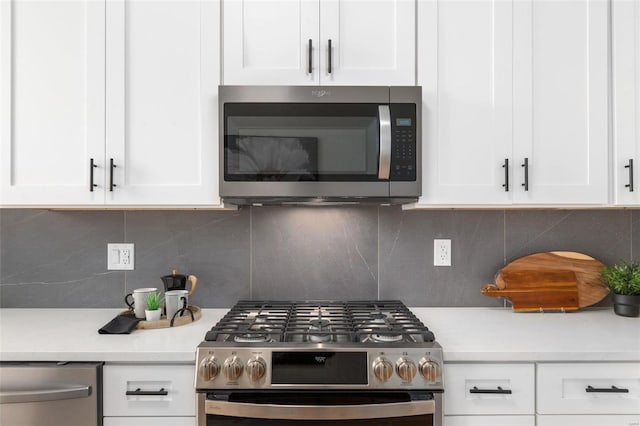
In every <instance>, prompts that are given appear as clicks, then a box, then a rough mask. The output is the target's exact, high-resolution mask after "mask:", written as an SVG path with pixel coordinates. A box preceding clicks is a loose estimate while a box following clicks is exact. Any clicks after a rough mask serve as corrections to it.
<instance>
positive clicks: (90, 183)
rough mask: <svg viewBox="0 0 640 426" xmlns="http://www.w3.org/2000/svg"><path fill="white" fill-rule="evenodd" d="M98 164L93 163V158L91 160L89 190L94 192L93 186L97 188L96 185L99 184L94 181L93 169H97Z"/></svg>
mask: <svg viewBox="0 0 640 426" xmlns="http://www.w3.org/2000/svg"><path fill="white" fill-rule="evenodd" d="M96 167H98V166H96V165H95V164H94V163H93V158H92V159H90V160H89V191H90V192H93V188H95V187H96V186H98V185H97V184H95V183H93V169H95V168H96Z"/></svg>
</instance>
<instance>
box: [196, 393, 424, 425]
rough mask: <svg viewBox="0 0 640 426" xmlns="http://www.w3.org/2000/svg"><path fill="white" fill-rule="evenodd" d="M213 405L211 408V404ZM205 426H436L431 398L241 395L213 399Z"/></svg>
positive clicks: (309, 394)
mask: <svg viewBox="0 0 640 426" xmlns="http://www.w3.org/2000/svg"><path fill="white" fill-rule="evenodd" d="M209 401H211V402H209ZM207 404H211V405H207V406H206V407H207V409H206V411H207V415H206V418H207V423H206V424H207V425H208V426H214V425H256V426H257V425H261V426H262V425H267V426H271V425H273V426H275V425H359V426H371V425H372V424H375V425H385V426H394V425H403V426H411V425H421V426H432V425H434V420H433V416H434V412H435V402H434V400H433V395H432V394H429V393H425V394H421V395H416V394H409V393H406V392H380V393H375V392H368V393H366V392H364V393H361V392H326V393H324V392H312V391H306V392H263V393H257V392H256V393H250V392H238V393H230V394H220V395H210V396H209V397H208V402H207Z"/></svg>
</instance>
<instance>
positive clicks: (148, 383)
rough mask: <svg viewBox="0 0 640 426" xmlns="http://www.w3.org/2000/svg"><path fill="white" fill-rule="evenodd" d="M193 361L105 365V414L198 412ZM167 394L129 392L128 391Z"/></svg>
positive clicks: (161, 414)
mask: <svg viewBox="0 0 640 426" xmlns="http://www.w3.org/2000/svg"><path fill="white" fill-rule="evenodd" d="M194 374H195V368H194V366H193V365H180V364H162V365H135V364H127V365H105V367H104V369H103V376H104V383H103V391H104V395H103V404H104V406H103V409H104V415H105V416H107V417H108V416H124V417H127V416H154V417H157V416H195V414H196V408H195V406H196V399H195V389H194V387H193V378H194ZM137 389H139V390H140V391H141V392H149V393H160V392H159V391H160V390H161V389H163V393H164V392H166V395H159V394H158V395H154V394H150V395H135V394H130V395H127V392H135V391H136V390H137Z"/></svg>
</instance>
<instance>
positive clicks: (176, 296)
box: [164, 290, 189, 320]
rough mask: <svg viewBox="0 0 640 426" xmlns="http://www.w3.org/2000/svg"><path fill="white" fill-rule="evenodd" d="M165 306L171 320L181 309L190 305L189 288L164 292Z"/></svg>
mask: <svg viewBox="0 0 640 426" xmlns="http://www.w3.org/2000/svg"><path fill="white" fill-rule="evenodd" d="M164 306H165V308H166V310H167V319H168V320H171V319H172V318H173V316H174V315H175V314H176V312H178V311H179V310H180V309H182V308H184V307H185V306H189V291H188V290H170V291H165V293H164Z"/></svg>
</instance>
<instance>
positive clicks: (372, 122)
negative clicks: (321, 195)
mask: <svg viewBox="0 0 640 426" xmlns="http://www.w3.org/2000/svg"><path fill="white" fill-rule="evenodd" d="M379 150H380V126H379V118H378V104H275V103H274V104H269V103H260V104H254V103H252V104H246V103H245V104H239V103H238V104H236V103H229V104H225V106H224V156H225V158H224V178H225V180H226V181H252V182H255V181H337V182H340V181H351V182H353V181H377V180H378V158H379V155H380V153H379Z"/></svg>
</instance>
